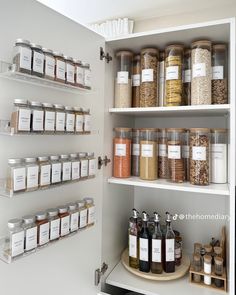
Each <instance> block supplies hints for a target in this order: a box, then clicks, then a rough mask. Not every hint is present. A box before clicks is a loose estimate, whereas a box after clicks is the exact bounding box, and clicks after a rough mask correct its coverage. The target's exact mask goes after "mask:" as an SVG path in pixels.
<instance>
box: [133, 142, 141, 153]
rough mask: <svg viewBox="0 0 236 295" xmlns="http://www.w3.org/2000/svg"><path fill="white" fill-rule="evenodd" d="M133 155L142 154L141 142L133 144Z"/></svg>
mask: <svg viewBox="0 0 236 295" xmlns="http://www.w3.org/2000/svg"><path fill="white" fill-rule="evenodd" d="M132 155H133V156H140V144H138V143H133V144H132Z"/></svg>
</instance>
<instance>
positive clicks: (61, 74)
mask: <svg viewBox="0 0 236 295" xmlns="http://www.w3.org/2000/svg"><path fill="white" fill-rule="evenodd" d="M53 54H54V57H55V62H56V64H55V80H56V81H57V82H61V83H65V80H66V63H65V59H64V55H63V53H61V52H53Z"/></svg>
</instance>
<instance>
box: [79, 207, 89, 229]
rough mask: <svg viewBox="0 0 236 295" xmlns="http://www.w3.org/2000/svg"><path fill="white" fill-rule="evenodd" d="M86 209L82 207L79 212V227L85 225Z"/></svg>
mask: <svg viewBox="0 0 236 295" xmlns="http://www.w3.org/2000/svg"><path fill="white" fill-rule="evenodd" d="M87 218H88V210H87V209H84V210H81V211H80V214H79V228H83V227H85V226H87Z"/></svg>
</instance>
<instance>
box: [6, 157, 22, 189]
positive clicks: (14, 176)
mask: <svg viewBox="0 0 236 295" xmlns="http://www.w3.org/2000/svg"><path fill="white" fill-rule="evenodd" d="M6 190H7V191H8V192H24V191H25V190H26V168H25V162H24V160H23V159H8V173H7V181H6Z"/></svg>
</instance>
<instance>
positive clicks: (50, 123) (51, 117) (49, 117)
mask: <svg viewBox="0 0 236 295" xmlns="http://www.w3.org/2000/svg"><path fill="white" fill-rule="evenodd" d="M44 129H45V131H54V130H55V112H46V113H45V127H44Z"/></svg>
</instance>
